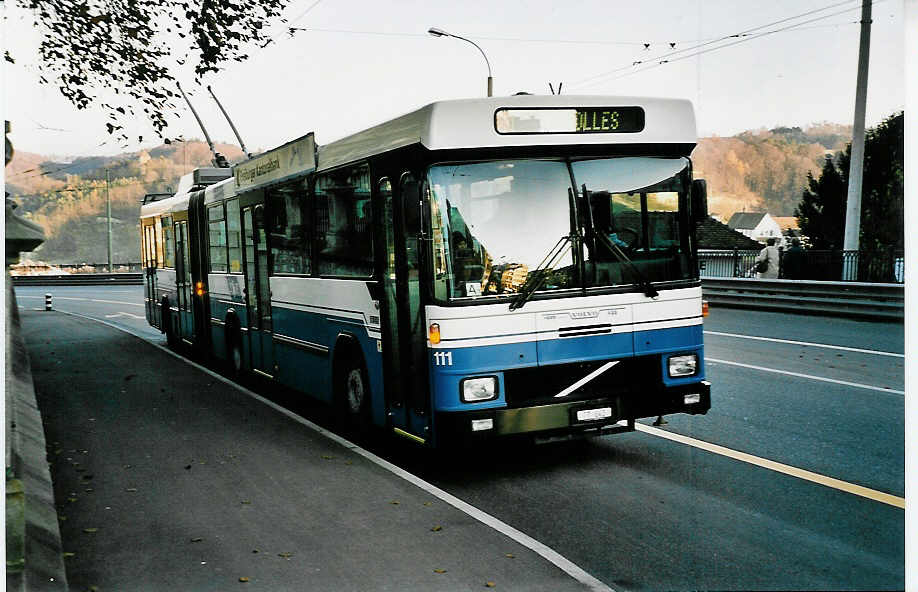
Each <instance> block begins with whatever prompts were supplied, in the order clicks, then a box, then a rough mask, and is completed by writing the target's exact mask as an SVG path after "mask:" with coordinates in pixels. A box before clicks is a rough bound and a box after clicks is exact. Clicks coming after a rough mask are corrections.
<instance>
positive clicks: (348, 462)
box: [344, 460, 354, 465]
mask: <svg viewBox="0 0 918 592" xmlns="http://www.w3.org/2000/svg"><path fill="white" fill-rule="evenodd" d="M344 464H346V465H352V464H354V461H350V460H346V461H344Z"/></svg>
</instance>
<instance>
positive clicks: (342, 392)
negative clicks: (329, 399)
mask: <svg viewBox="0 0 918 592" xmlns="http://www.w3.org/2000/svg"><path fill="white" fill-rule="evenodd" d="M336 382H337V384H336V387H337V388H336V395H337V396H336V397H335V398H336V405H335V407H336V408H337V415H338V418H339V420H340V421H341V422H342V423H343V424H344V426H345V427H347V428H350V429H352V430H357V431H363V430H364V429H365V428H366V427H368V426H369V423H370V381H369V379H368V377H367V370H366V366H365V365H364V363H363V360H362V359H361V358H360V357H358V356H355V355H348V356H347V358H346V359H345V361H344V362H343V363H342V364H341V366H340V370H339V372H338V373H337V377H336Z"/></svg>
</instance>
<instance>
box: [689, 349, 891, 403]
mask: <svg viewBox="0 0 918 592" xmlns="http://www.w3.org/2000/svg"><path fill="white" fill-rule="evenodd" d="M705 362H714V363H715V364H727V365H729V366H739V367H740V368H752V369H753V370H761V371H762V372H773V373H775V374H784V375H785V376H796V377H797V378H807V379H809V380H818V381H820V382H831V383H833V384H842V385H845V386H853V387H855V388H862V389H868V390H872V391H880V392H881V393H889V394H895V395H904V394H905V391H899V390H896V389H891V388H886V387H884V386H873V385H870V384H861V383H859V382H848V381H847V380H835V379H834V378H825V377H823V376H813V375H812V374H801V373H800V372H789V371H787V370H778V369H776V368H766V367H765V366H754V365H753V364H740V363H739V362H730V361H728V360H718V359H717V358H708V357H705Z"/></svg>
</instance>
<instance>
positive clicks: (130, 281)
mask: <svg viewBox="0 0 918 592" xmlns="http://www.w3.org/2000/svg"><path fill="white" fill-rule="evenodd" d="M141 284H143V273H71V274H61V275H14V276H13V285H14V286H139V285H141Z"/></svg>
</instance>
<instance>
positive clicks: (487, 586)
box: [485, 582, 497, 588]
mask: <svg viewBox="0 0 918 592" xmlns="http://www.w3.org/2000/svg"><path fill="white" fill-rule="evenodd" d="M496 585H497V584H495V583H494V582H485V588H493V587H494V586H496Z"/></svg>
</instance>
